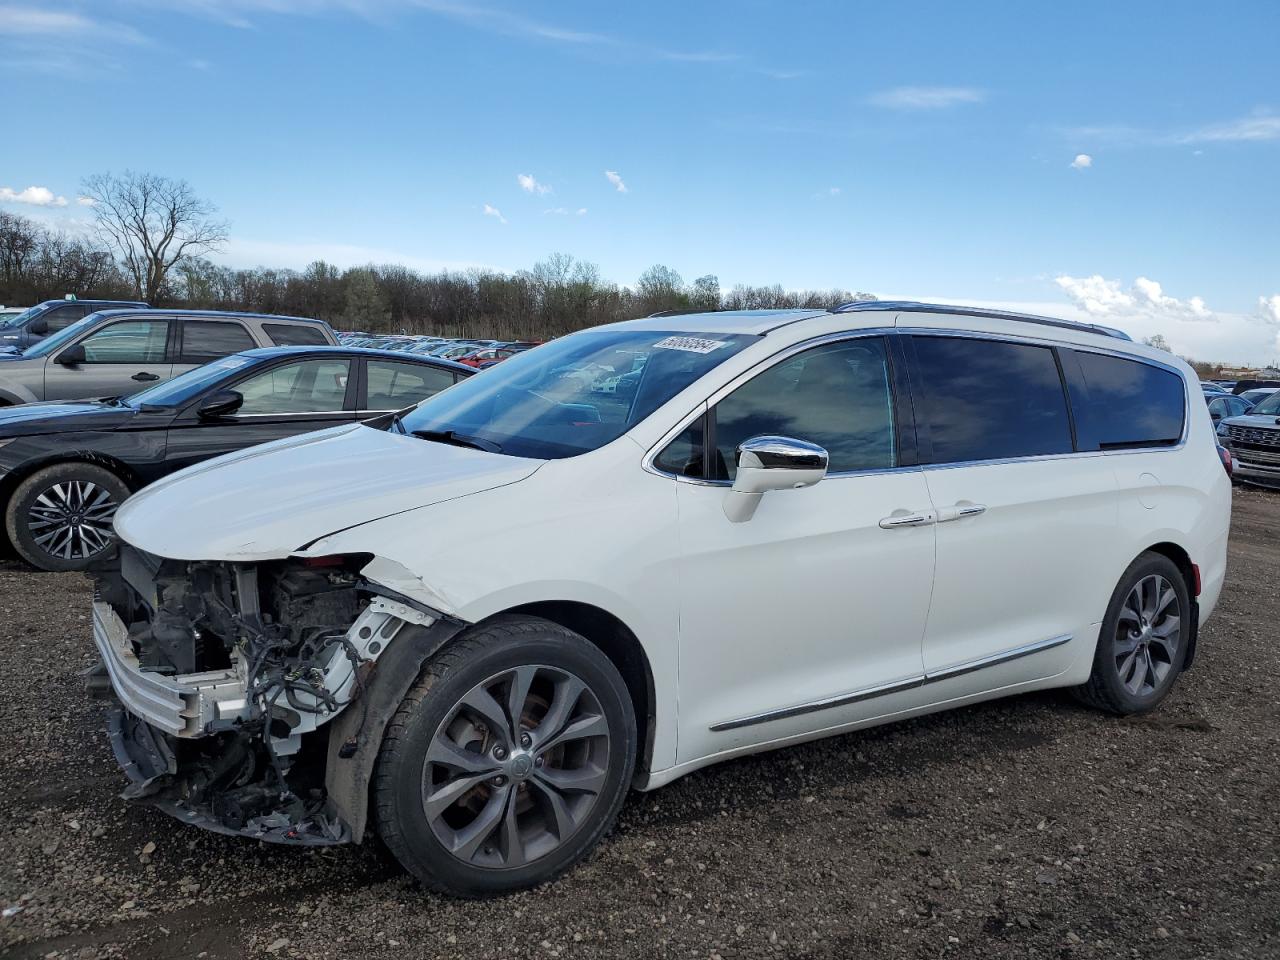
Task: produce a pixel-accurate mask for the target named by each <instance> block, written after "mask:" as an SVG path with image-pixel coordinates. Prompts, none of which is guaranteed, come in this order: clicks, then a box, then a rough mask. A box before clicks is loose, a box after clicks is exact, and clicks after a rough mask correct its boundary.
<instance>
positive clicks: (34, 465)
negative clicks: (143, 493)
mask: <svg viewBox="0 0 1280 960" xmlns="http://www.w3.org/2000/svg"><path fill="white" fill-rule="evenodd" d="M64 463H87V464H90V465H91V466H95V467H100V468H101V469H103V470H109V471H110V472H111V473H114V474H115V475H116V476H117V477H119V478H120V479H121V480H123V481H124V483H125V485H126V486H127V487H128V488H129V490H130V492H131V493H136V492H137V491H138V488H139V487H141V486H142V481H141V480H140V479H139V477H138V475H137V473H135V472H134V471H133V470H132V469H130V467H129V466H128V465H127V464H126V463H125V462H124V461H122V460H118V459H116V458H115V457H112V456H108V455H107V454H103V453H96V452H93V451H89V450H84V451H67V452H63V453H53V454H49V455H48V456H44V457H40V458H39V459H36V460H29V461H27V462H26V463H23V464H22V465H21V466H19V467H17V468H16V469H14V470H11V471H10V472H8V473H6V474H5V475H4V476H3V477H2V478H0V512H2V511H3V510H4V509H5V508H6V507H8V505H9V498H10V497H12V496H13V492H14V491H15V490H16V489H17V488H18V487H19V486H20V485H21V484H22V482H23V481H24V480H26V479H27V477H30V476H31V475H32V474H35V473H38V472H40V471H41V470H44V469H46V468H47V467H58V466H61V465H62V464H64Z"/></svg>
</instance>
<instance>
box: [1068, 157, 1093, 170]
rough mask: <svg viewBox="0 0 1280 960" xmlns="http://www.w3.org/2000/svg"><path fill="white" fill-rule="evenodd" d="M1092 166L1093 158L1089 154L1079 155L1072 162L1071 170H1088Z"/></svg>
mask: <svg viewBox="0 0 1280 960" xmlns="http://www.w3.org/2000/svg"><path fill="white" fill-rule="evenodd" d="M1092 166H1093V157H1091V156H1089V155H1088V154H1087V153H1077V154H1076V158H1075V159H1074V160H1072V161H1071V169H1073V170H1088V169H1089V168H1090V167H1092Z"/></svg>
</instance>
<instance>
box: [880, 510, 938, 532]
mask: <svg viewBox="0 0 1280 960" xmlns="http://www.w3.org/2000/svg"><path fill="white" fill-rule="evenodd" d="M937 522H938V518H937V517H936V516H934V514H933V513H932V512H931V511H928V510H926V511H924V512H923V513H895V514H893V515H892V516H888V517H885V518H884V519H883V520H881V521H880V527H881V529H884V530H896V529H897V528H898V527H927V526H929V525H930V524H932V523H937Z"/></svg>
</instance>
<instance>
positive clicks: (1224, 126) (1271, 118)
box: [1179, 113, 1280, 143]
mask: <svg viewBox="0 0 1280 960" xmlns="http://www.w3.org/2000/svg"><path fill="white" fill-rule="evenodd" d="M1233 140H1280V116H1276V115H1272V114H1267V113H1260V114H1255V115H1254V116H1251V117H1245V118H1243V119H1240V120H1231V121H1228V122H1227V123H1215V124H1211V125H1210V126H1207V127H1202V128H1201V129H1199V130H1196V131H1193V132H1192V133H1189V134H1187V135H1186V136H1184V137H1181V138H1180V139H1179V142H1180V143H1208V142H1213V141H1233Z"/></svg>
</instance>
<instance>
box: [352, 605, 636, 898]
mask: <svg viewBox="0 0 1280 960" xmlns="http://www.w3.org/2000/svg"><path fill="white" fill-rule="evenodd" d="M635 754H636V723H635V716H634V713H633V710H632V706H631V700H630V697H629V695H628V693H627V687H626V684H625V683H624V681H623V679H622V677H621V675H620V674H619V673H618V671H617V669H616V668H615V667H614V666H613V664H612V662H610V660H609V659H608V658H607V657H606V656H605V655H604V654H603V653H601V652H600V650H599V649H597V648H596V647H595V646H593V645H592V644H591V643H589V642H588V641H587V640H585V639H584V638H583V637H581V636H579V635H578V634H576V633H573V632H572V631H570V630H566V629H564V628H563V627H559V626H557V625H555V624H553V623H549V622H547V621H544V620H539V619H536V618H532V617H522V618H510V619H504V620H499V621H495V622H494V623H492V624H489V625H486V626H483V627H480V628H477V629H476V630H474V631H473V632H472V633H470V634H469V635H468V636H466V637H465V638H464V639H462V640H459V641H457V642H456V643H454V644H451V645H450V646H449V647H447V648H446V649H445V650H444V651H442V652H441V653H439V654H437V655H436V656H435V657H433V658H432V659H431V660H430V661H428V663H427V665H426V667H425V668H424V669H423V671H422V674H421V675H420V676H419V678H418V682H417V683H416V684H415V685H414V686H413V687H412V688H411V689H410V691H409V693H408V694H407V695H406V697H405V699H404V702H403V703H402V704H401V706H400V709H399V710H398V711H397V713H396V715H395V717H394V718H393V720H392V722H391V724H390V725H389V726H388V728H387V734H386V737H385V738H384V740H383V744H382V750H381V753H380V755H379V758H378V769H377V773H376V776H375V780H374V794H375V796H374V801H375V805H376V808H377V820H378V832H379V834H380V835H381V837H382V839H383V841H384V842H385V843H386V844H387V846H388V847H389V848H390V849H391V852H392V853H393V854H394V855H395V856H396V858H397V859H398V860H399V861H400V863H401V864H403V865H404V867H405V868H406V869H407V870H409V871H410V872H411V873H413V874H414V875H415V876H416V877H418V879H420V880H421V881H422V882H423V883H424V884H426V885H427V886H429V887H432V888H434V889H436V890H440V891H442V892H445V893H449V894H452V895H454V896H462V897H477V896H487V895H492V894H498V893H504V892H507V891H510V890H517V889H521V888H523V887H530V886H534V885H535V884H539V883H542V882H544V881H546V880H550V879H551V878H553V877H555V876H556V875H558V874H559V873H561V872H562V871H564V870H566V869H568V868H569V867H570V866H572V865H573V864H574V863H576V862H578V861H579V860H581V859H582V858H583V857H584V856H586V854H587V853H588V852H589V851H590V850H591V848H592V847H593V846H594V845H595V844H596V842H597V841H598V840H599V839H600V837H601V836H602V835H603V834H604V833H605V831H606V830H607V829H608V828H609V826H610V825H611V824H612V823H613V820H614V818H615V817H616V816H617V813H618V809H619V808H620V807H621V805H622V802H623V800H624V798H625V796H626V792H627V788H628V785H629V783H630V780H631V772H632V768H633V766H634V764H635Z"/></svg>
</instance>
